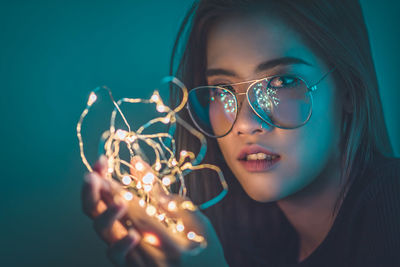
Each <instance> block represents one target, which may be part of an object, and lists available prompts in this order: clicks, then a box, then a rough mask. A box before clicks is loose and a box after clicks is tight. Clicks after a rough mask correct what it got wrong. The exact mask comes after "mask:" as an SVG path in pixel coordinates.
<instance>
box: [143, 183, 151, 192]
mask: <svg viewBox="0 0 400 267" xmlns="http://www.w3.org/2000/svg"><path fill="white" fill-rule="evenodd" d="M152 188H153V187H152V186H151V185H149V184H145V185H143V189H144V191H145V192H150V191H151V189H152Z"/></svg>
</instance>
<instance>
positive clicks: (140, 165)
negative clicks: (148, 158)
mask: <svg viewBox="0 0 400 267" xmlns="http://www.w3.org/2000/svg"><path fill="white" fill-rule="evenodd" d="M135 168H136V170H138V171H143V169H144V165H143V163H141V162H137V163H136V164H135Z"/></svg>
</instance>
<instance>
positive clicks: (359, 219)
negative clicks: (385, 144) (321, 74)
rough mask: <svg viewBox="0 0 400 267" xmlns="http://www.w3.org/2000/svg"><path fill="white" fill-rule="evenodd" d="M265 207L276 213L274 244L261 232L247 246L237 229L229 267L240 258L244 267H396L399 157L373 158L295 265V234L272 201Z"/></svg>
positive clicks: (399, 217)
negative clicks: (309, 250) (257, 239)
mask: <svg viewBox="0 0 400 267" xmlns="http://www.w3.org/2000/svg"><path fill="white" fill-rule="evenodd" d="M270 208H272V209H273V210H274V211H275V213H274V214H275V215H277V216H274V218H277V220H276V222H277V227H275V229H277V230H276V231H272V232H270V233H269V237H270V238H271V239H272V240H275V241H273V242H272V245H270V246H269V247H268V245H264V244H266V243H268V242H267V241H266V239H265V238H266V237H265V236H264V235H263V234H261V233H260V240H261V241H260V242H259V243H258V244H256V245H254V243H253V244H252V245H251V244H250V243H247V242H246V238H247V237H248V236H246V234H245V233H244V234H243V235H242V236H239V235H240V233H239V230H238V231H237V232H235V234H234V235H233V236H238V240H239V241H235V242H229V243H228V244H227V246H226V247H227V248H226V250H225V252H226V254H225V256H226V258H227V261H228V264H229V266H231V267H233V266H235V267H236V266H243V261H242V260H241V259H242V258H244V259H247V260H244V262H246V264H244V265H245V266H246V267H247V266H252V267H253V266H265V267H311V266H312V267H331V266H335V267H343V266H351V267H358V266H360V267H361V266H362V267H368V266H398V267H400V159H389V158H384V157H382V156H376V155H375V157H374V160H373V165H371V166H369V167H368V169H367V171H366V172H365V173H364V175H361V176H359V177H357V178H356V179H355V180H354V182H353V184H352V185H351V186H350V189H349V191H348V193H347V194H346V197H345V199H344V200H343V203H342V205H341V207H340V209H339V211H338V214H337V216H336V218H335V221H334V223H333V225H332V227H331V229H330V231H329V232H328V234H327V236H326V237H325V239H324V240H323V241H322V243H321V244H320V245H319V246H318V247H317V248H316V249H315V250H314V251H313V253H312V254H311V255H309V256H308V257H307V258H306V259H304V260H303V261H302V262H300V263H298V262H297V256H298V253H299V246H298V236H297V233H296V231H295V230H294V228H293V226H292V225H291V224H290V223H289V221H288V220H287V218H286V217H285V216H284V214H283V212H282V211H281V210H280V209H279V207H278V206H277V204H276V203H275V202H274V206H272V207H270ZM276 212H278V213H276ZM279 213H280V214H279ZM253 220H254V221H257V218H253ZM242 229H243V228H242ZM274 233H276V235H274Z"/></svg>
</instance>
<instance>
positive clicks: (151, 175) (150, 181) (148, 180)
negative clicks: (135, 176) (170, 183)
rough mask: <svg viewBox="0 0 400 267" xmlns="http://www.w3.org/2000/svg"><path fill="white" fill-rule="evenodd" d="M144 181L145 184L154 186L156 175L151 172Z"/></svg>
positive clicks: (144, 177)
mask: <svg viewBox="0 0 400 267" xmlns="http://www.w3.org/2000/svg"><path fill="white" fill-rule="evenodd" d="M142 181H143V183H145V184H152V183H153V182H154V174H152V173H151V172H148V173H146V174H145V176H143V178H142Z"/></svg>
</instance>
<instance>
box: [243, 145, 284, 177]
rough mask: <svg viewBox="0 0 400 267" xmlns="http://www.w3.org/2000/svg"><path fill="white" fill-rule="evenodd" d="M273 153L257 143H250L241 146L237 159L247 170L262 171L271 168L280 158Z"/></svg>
mask: <svg viewBox="0 0 400 267" xmlns="http://www.w3.org/2000/svg"><path fill="white" fill-rule="evenodd" d="M280 158H281V157H280V155H279V154H275V153H273V152H271V151H269V150H267V149H265V148H263V147H261V146H259V145H250V146H246V147H245V148H243V149H242V150H241V151H240V153H239V156H238V157H237V159H238V160H239V162H240V164H241V165H242V166H243V167H244V168H245V169H246V171H248V172H264V171H268V170H270V169H272V167H274V166H275V165H276V163H278V162H279V160H280Z"/></svg>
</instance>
